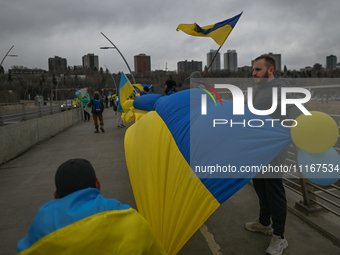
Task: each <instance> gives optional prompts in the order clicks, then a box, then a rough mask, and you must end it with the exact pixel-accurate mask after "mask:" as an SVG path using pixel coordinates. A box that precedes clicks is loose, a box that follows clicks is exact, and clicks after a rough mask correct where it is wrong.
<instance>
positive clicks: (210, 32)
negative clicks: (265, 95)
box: [176, 12, 243, 46]
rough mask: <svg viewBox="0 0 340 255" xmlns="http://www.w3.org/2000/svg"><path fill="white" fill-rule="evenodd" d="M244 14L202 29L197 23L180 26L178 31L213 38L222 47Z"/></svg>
mask: <svg viewBox="0 0 340 255" xmlns="http://www.w3.org/2000/svg"><path fill="white" fill-rule="evenodd" d="M242 13H243V12H241V13H240V14H239V15H236V16H235V17H233V18H231V19H227V20H224V21H221V22H218V23H216V24H213V25H208V26H204V27H200V26H199V25H198V24H196V23H194V24H180V25H179V26H178V27H177V29H176V30H177V31H178V30H182V31H183V32H184V33H187V34H188V35H192V36H201V37H211V38H212V39H214V41H215V42H216V43H217V44H218V45H220V46H222V45H223V43H224V42H225V40H226V39H227V38H228V36H229V34H230V32H231V30H233V28H234V27H235V25H236V23H237V21H238V20H239V18H240V17H241V15H242Z"/></svg>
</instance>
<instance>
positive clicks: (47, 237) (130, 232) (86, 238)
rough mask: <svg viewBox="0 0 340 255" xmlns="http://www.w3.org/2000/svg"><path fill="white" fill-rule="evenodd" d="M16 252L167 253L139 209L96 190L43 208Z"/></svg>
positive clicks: (27, 254) (20, 254) (69, 254)
mask: <svg viewBox="0 0 340 255" xmlns="http://www.w3.org/2000/svg"><path fill="white" fill-rule="evenodd" d="M17 251H18V255H33V254H34V255H37V254H49V255H60V254H63V255H73V254H83V255H93V254H101V255H112V254H121V255H131V254H153V255H159V254H166V253H165V251H164V249H163V247H162V246H161V245H160V243H159V241H158V240H157V238H156V236H155V234H154V232H153V231H152V229H151V228H150V226H149V224H148V223H147V222H146V220H145V219H144V218H143V217H142V216H141V215H140V214H139V213H138V212H137V211H136V210H134V209H133V208H131V207H130V206H129V205H124V204H121V203H120V202H119V201H117V200H115V199H106V198H104V197H102V196H101V194H100V191H99V190H98V189H95V188H89V189H82V190H79V191H76V192H73V193H72V194H69V195H67V196H65V197H63V198H60V199H54V200H52V201H50V202H48V203H46V204H45V205H43V206H42V207H41V208H40V209H39V210H38V213H37V215H36V217H35V219H34V221H33V223H32V225H31V226H30V228H29V233H28V235H27V236H26V237H25V238H23V239H21V240H20V241H19V243H18V245H17Z"/></svg>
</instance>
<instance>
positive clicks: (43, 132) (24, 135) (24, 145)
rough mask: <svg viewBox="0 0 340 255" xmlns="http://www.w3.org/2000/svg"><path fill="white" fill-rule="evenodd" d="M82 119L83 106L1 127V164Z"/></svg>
mask: <svg viewBox="0 0 340 255" xmlns="http://www.w3.org/2000/svg"><path fill="white" fill-rule="evenodd" d="M81 119H82V108H76V109H74V110H69V111H64V112H61V113H57V114H53V115H48V116H45V117H42V118H37V119H33V120H27V121H24V122H19V123H15V124H12V125H7V126H3V127H0V164H3V163H5V162H7V161H9V160H11V159H13V158H15V157H16V156H18V155H20V154H22V153H24V152H25V151H27V150H28V149H30V148H31V147H32V146H33V145H35V144H37V143H39V142H41V141H44V140H46V139H49V138H51V137H53V136H55V135H56V134H58V133H59V132H61V131H63V130H65V129H67V128H69V127H71V126H72V125H74V124H75V123H77V122H79V121H80V120H81Z"/></svg>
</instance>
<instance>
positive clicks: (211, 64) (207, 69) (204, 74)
mask: <svg viewBox="0 0 340 255" xmlns="http://www.w3.org/2000/svg"><path fill="white" fill-rule="evenodd" d="M223 44H224V43H223ZM223 44H222V45H221V46H220V47H219V48H218V50H217V51H216V53H215V56H214V57H213V59H212V60H211V62H210V65H209V67H208V68H207V69H206V70H205V72H204V74H203V76H202V78H204V76H205V75H206V74H207V72H208V70H209V68H210V67H211V65H212V63H213V62H214V60H215V58H216V56H217V53H218V52H219V51H220V49H221V48H222V46H223Z"/></svg>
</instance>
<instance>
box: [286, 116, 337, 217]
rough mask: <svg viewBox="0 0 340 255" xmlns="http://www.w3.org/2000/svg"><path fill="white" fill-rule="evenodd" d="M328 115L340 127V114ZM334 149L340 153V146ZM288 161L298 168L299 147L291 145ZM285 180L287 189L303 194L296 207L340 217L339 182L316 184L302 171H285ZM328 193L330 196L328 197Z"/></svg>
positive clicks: (288, 163) (305, 210)
mask: <svg viewBox="0 0 340 255" xmlns="http://www.w3.org/2000/svg"><path fill="white" fill-rule="evenodd" d="M328 115H330V116H331V117H333V118H334V120H335V121H336V122H337V123H338V127H339V128H340V115H335V114H328ZM338 144H339V142H338ZM334 149H335V150H336V151H337V152H338V153H340V148H338V147H334ZM286 163H287V165H291V164H293V165H295V166H296V167H297V169H298V163H297V147H296V146H295V145H291V146H290V148H289V150H288V157H287V159H286ZM283 180H284V186H285V187H286V188H287V189H290V190H292V191H293V192H295V193H297V194H299V195H301V197H302V200H301V201H299V202H296V204H295V205H296V208H297V209H299V210H300V211H303V212H304V213H307V214H310V213H315V212H319V211H321V210H327V211H329V212H331V213H333V214H334V215H336V216H338V217H340V186H338V185H337V184H332V185H329V186H326V187H324V186H320V185H316V184H314V183H312V182H310V181H309V180H307V179H305V178H304V177H303V176H302V174H301V173H300V172H298V173H297V175H293V174H291V173H285V175H284V178H283ZM336 192H338V193H339V195H338V194H336ZM322 193H324V194H322ZM326 195H327V196H328V197H326Z"/></svg>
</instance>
